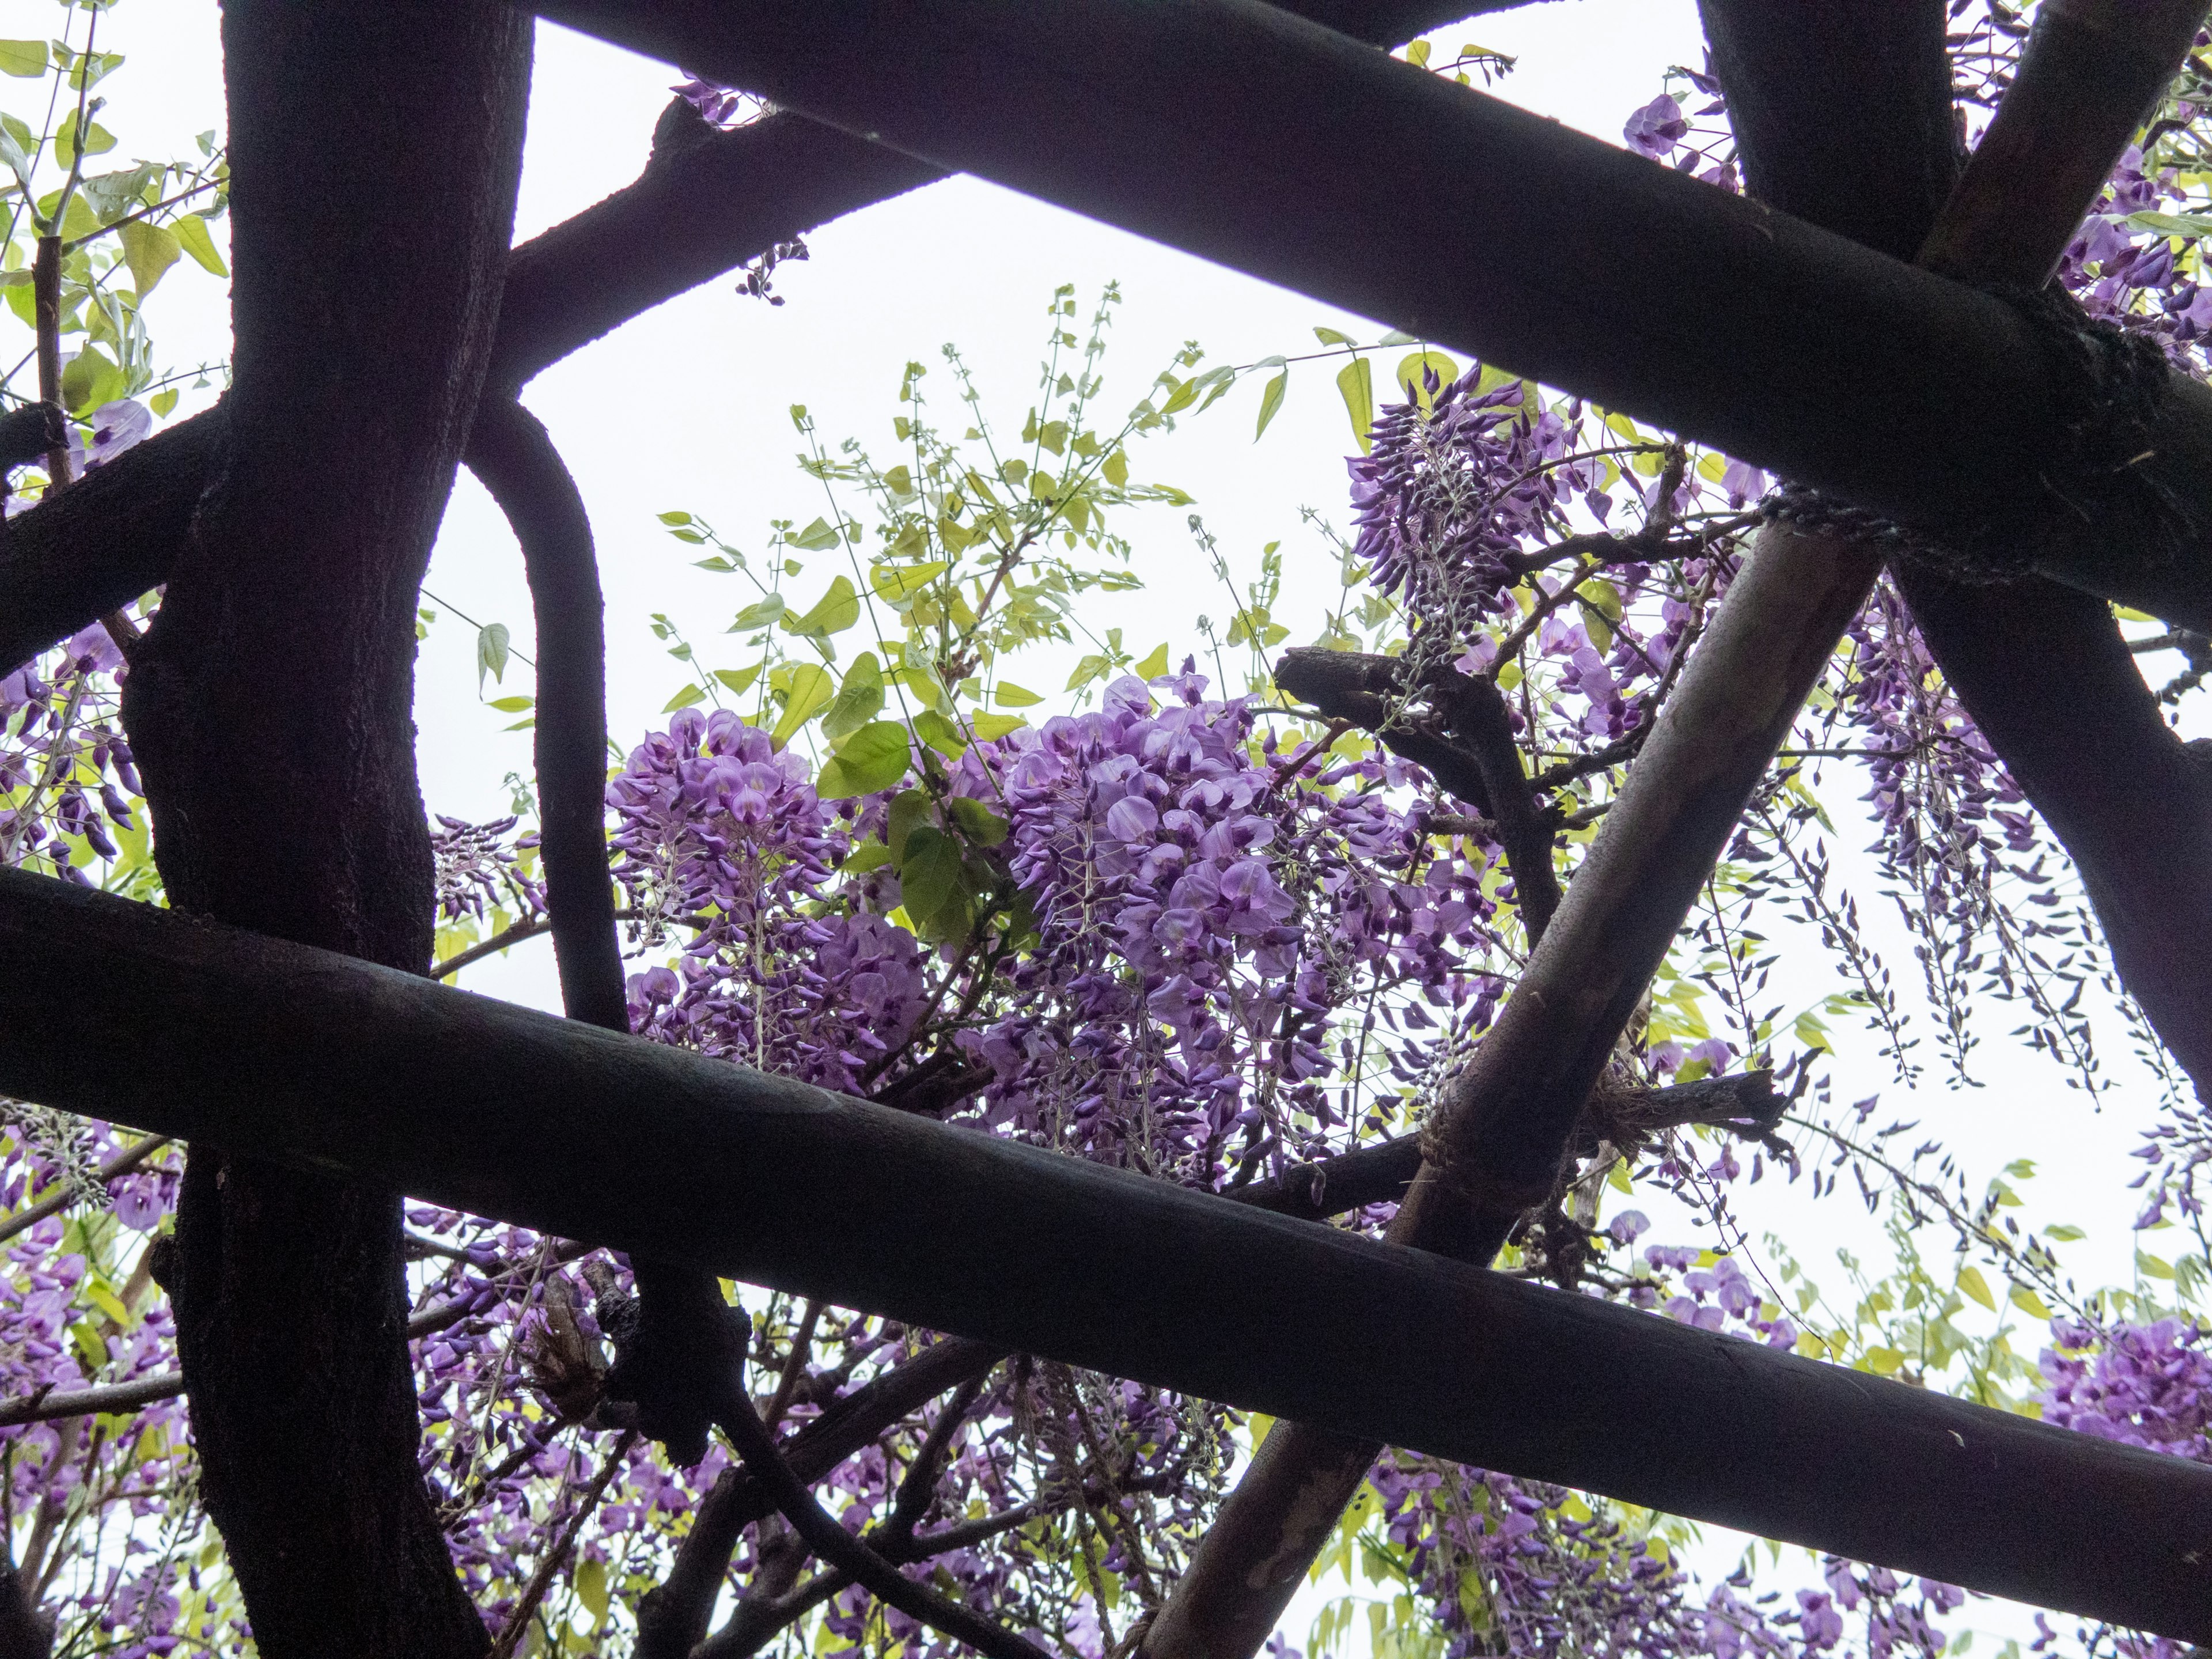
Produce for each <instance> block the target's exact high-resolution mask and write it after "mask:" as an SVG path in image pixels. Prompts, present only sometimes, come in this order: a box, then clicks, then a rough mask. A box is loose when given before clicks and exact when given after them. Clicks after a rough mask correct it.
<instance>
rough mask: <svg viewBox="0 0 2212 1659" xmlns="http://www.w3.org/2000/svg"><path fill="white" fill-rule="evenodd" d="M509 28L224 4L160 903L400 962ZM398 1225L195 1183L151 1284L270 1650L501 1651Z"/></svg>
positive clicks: (504, 196) (284, 1657) (421, 865)
mask: <svg viewBox="0 0 2212 1659" xmlns="http://www.w3.org/2000/svg"><path fill="white" fill-rule="evenodd" d="M530 28H531V25H530V22H529V20H528V19H527V18H526V17H525V16H520V15H518V14H516V13H515V12H513V11H512V10H510V9H508V8H507V7H505V6H502V5H500V4H498V3H495V0H436V3H430V0H361V3H318V4H313V5H309V4H305V3H297V0H228V3H227V5H226V7H225V9H224V14H223V47H224V58H225V65H226V78H227V82H228V102H229V124H230V143H231V150H230V155H231V165H232V169H233V172H232V192H233V193H232V201H233V204H234V229H233V249H234V267H235V272H236V274H235V276H234V283H233V289H232V307H233V325H234V332H235V337H236V346H235V351H234V360H233V362H234V384H233V388H232V391H231V393H230V396H229V398H228V400H227V408H228V415H227V421H228V428H229V442H228V447H227V450H226V452H225V459H224V461H223V463H222V466H221V469H220V470H219V471H217V472H216V474H215V475H214V476H213V477H212V479H211V482H210V487H209V489H208V491H207V493H206V495H205V496H204V499H202V500H201V501H200V502H199V504H198V507H197V512H196V513H195V515H194V518H193V520H192V523H191V532H190V534H189V536H188V537H187V538H186V541H185V545H184V547H183V548H182V549H181V550H180V552H179V557H178V560H177V563H176V566H175V568H174V570H173V574H172V576H171V580H170V585H169V590H168V593H167V599H166V601H165V603H164V604H163V605H162V607H161V611H160V612H159V614H158V615H157V617H156V618H155V622H154V623H153V625H152V627H151V629H149V633H148V635H147V636H146V639H145V641H144V645H143V648H142V649H141V651H140V652H139V653H138V654H137V659H136V661H135V662H134V664H133V665H132V672H131V677H130V680H129V682H128V684H127V686H126V688H125V696H124V715H125V723H126V725H127V726H128V727H129V729H130V732H131V738H132V742H133V746H134V748H135V749H136V750H137V756H138V758H139V762H140V764H141V766H142V768H143V772H144V776H145V779H146V786H147V794H148V798H149V802H150V804H151V805H152V808H153V815H154V822H155V834H156V842H155V844H156V847H157V849H158V857H159V860H160V865H161V873H162V878H163V879H164V881H165V882H166V884H167V890H168V893H169V896H170V899H171V901H172V902H173V904H174V905H175V906H176V907H177V908H180V909H184V910H188V911H193V912H197V913H200V914H203V915H210V916H216V917H220V918H222V919H223V920H225V921H232V922H235V923H239V924H241V925H243V926H246V927H252V928H255V929H258V930H259V931H260V932H263V933H270V934H275V935H277V936H279V937H281V938H284V939H295V940H300V941H302V942H306V943H311V944H314V945H322V946H325V947H327V948H330V949H332V950H337V951H344V952H346V953H349V954H350V955H354V956H358V957H365V958H367V959H368V960H370V961H373V962H377V963H385V964H386V965H389V966H392V967H396V968H402V969H410V970H413V971H416V972H420V971H422V969H426V968H427V967H428V963H429V955H430V945H431V927H432V908H433V907H432V897H431V861H430V850H429V843H428V833H427V829H426V826H425V820H424V814H423V809H422V799H421V797H420V795H419V793H418V792H417V790H416V781H415V763H414V738H415V732H414V723H413V718H412V711H411V702H412V681H413V661H414V654H415V635H414V611H415V603H416V588H417V586H418V585H419V583H420V580H421V577H422V569H423V567H424V565H425V563H426V562H427V561H428V556H429V550H430V544H431V540H432V538H433V536H434V534H435V532H436V529H437V526H438V522H439V519H440V516H441V513H442V512H443V510H444V507H445V502H446V498H447V492H448V490H449V489H450V488H451V486H452V483H453V471H454V466H455V464H456V462H457V460H458V459H459V452H460V448H461V445H462V442H463V441H464V439H465V437H466V435H467V433H468V431H469V424H470V421H471V417H472V416H473V414H474V410H475V404H476V398H477V386H478V384H479V381H480V380H481V378H482V374H483V366H484V363H485V362H486V359H487V356H488V354H489V349H490V346H491V341H492V336H493V330H494V327H495V321H496V315H497V309H498V300H499V293H500V280H501V272H502V270H503V267H504V264H505V260H506V255H507V244H508V241H509V240H510V238H511V235H512V228H513V210H514V191H515V184H516V179H517V177H518V174H519V172H520V151H521V138H522V125H523V114H524V108H525V102H526V94H527V88H528V79H529V46H530ZM402 250H404V259H399V258H395V255H397V254H398V253H399V252H401V251H402ZM400 1236H401V1235H400V1217H399V1203H398V1198H397V1196H396V1195H394V1194H391V1193H386V1192H380V1191H374V1190H368V1189H364V1188H358V1187H354V1186H349V1185H347V1184H344V1183H343V1182H338V1181H335V1180H331V1179H327V1178H324V1177H321V1176H306V1175H302V1174H301V1173H299V1172H297V1171H295V1170H283V1169H279V1168H277V1167H276V1166H274V1165H271V1164H264V1163H261V1162H259V1161H258V1160H256V1159H254V1158H249V1157H245V1156H237V1155H228V1154H225V1153H223V1152H217V1151H215V1150H214V1149H212V1148H196V1149H195V1150H194V1152H193V1153H192V1155H191V1160H190V1162H189V1164H188V1165H187V1169H186V1173H185V1184H184V1189H183V1193H182V1195H181V1198H180V1200H179V1213H178V1225H177V1234H176V1243H175V1247H174V1249H173V1252H171V1253H170V1254H169V1256H168V1259H167V1262H166V1263H165V1270H164V1273H163V1279H164V1282H165V1284H166V1286H167V1289H168V1290H169V1291H170V1294H171V1297H172V1298H173V1303H174V1305H175V1310H176V1316H177V1324H178V1346H179V1355H180V1357H181V1358H182V1361H183V1365H184V1370H185V1377H186V1379H187V1383H188V1386H189V1389H190V1392H191V1416H192V1430H193V1435H194V1438H195V1440H196V1442H197V1448H198V1452H199V1457H200V1462H201V1466H202V1486H201V1490H202V1493H203V1496H204V1499H205V1501H206V1504H207V1507H208V1511H209V1513H210V1516H212V1517H213V1518H214V1520H215V1522H216V1525H217V1526H218V1527H219V1528H221V1529H222V1534H223V1538H224V1541H225V1543H226V1545H227V1546H228V1550H229V1553H230V1559H231V1561H232V1563H233V1565H234V1567H235V1569H236V1571H237V1573H238V1577H239V1582H240V1586H241V1588H242V1589H243V1590H244V1593H245V1597H246V1607H247V1611H248V1613H249V1615H250V1616H251V1618H252V1623H253V1629H254V1635H255V1638H256V1639H257V1641H258V1644H259V1648H260V1651H261V1652H262V1653H263V1654H264V1655H266V1656H268V1659H289V1656H294V1655H309V1654H312V1655H314V1656H317V1659H330V1656H359V1659H398V1656H402V1655H404V1656H408V1659H440V1656H446V1655H453V1656H467V1655H474V1654H477V1653H479V1652H481V1651H482V1650H483V1648H484V1646H485V1645H486V1638H485V1634H484V1631H483V1625H482V1623H481V1621H480V1620H478V1618H477V1613H476V1611H475V1609H474V1608H473V1607H471V1605H470V1603H469V1601H468V1599H467V1597H466V1596H465V1595H464V1594H463V1592H462V1589H461V1587H460V1585H459V1581H458V1580H457V1579H456V1577H454V1575H453V1569H452V1564H451V1561H450V1558H449V1556H448V1553H447V1548H446V1544H445V1541H444V1538H443V1537H442V1535H441V1533H440V1531H439V1528H438V1527H437V1524H436V1522H435V1518H434V1516H433V1515H432V1512H431V1509H430V1505H429V1503H428V1498H427V1495H426V1493H425V1492H424V1490H423V1487H422V1481H421V1479H420V1476H419V1474H417V1471H416V1444H417V1437H418V1434H419V1425H418V1421H417V1417H416V1401H415V1392H414V1385H413V1379H412V1374H411V1370H410V1364H409V1360H408V1354H407V1349H406V1344H405V1339H404V1331H405V1325H406V1314H407V1309H406V1302H405V1299H404V1281H403V1277H402V1267H403V1259H402V1255H401V1249H400Z"/></svg>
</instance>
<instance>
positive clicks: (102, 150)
mask: <svg viewBox="0 0 2212 1659" xmlns="http://www.w3.org/2000/svg"><path fill="white" fill-rule="evenodd" d="M76 138H77V133H76V111H75V110H71V111H70V112H69V115H68V116H67V118H64V120H63V122H62V124H61V126H60V128H59V129H58V131H56V132H55V134H54V160H55V161H58V162H59V163H60V164H61V165H62V166H63V167H69V166H70V165H72V164H73V163H74V162H75V161H76ZM114 148H115V135H114V134H113V133H112V132H110V131H108V130H107V129H106V127H104V126H102V125H100V123H99V122H97V121H91V120H88V121H87V122H86V123H85V124H84V153H85V154H86V155H106V154H107V152H108V151H109V150H111V149H114ZM70 205H71V206H75V205H76V198H75V197H71V198H70ZM92 228H93V229H94V230H97V229H98V228H99V226H98V225H97V224H94V225H93V226H92ZM63 234H64V235H65V236H67V237H68V238H69V239H70V240H71V241H75V240H76V239H77V238H78V237H79V236H81V235H83V234H85V233H84V232H82V231H77V230H70V229H69V228H67V227H66V226H64V229H63Z"/></svg>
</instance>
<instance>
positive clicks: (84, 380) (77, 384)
mask: <svg viewBox="0 0 2212 1659" xmlns="http://www.w3.org/2000/svg"><path fill="white" fill-rule="evenodd" d="M124 393H125V380H124V378H123V371H122V370H121V369H119V368H117V367H116V366H115V365H114V363H112V362H110V361H109V360H108V357H107V356H106V353H104V352H103V351H101V350H100V348H99V347H98V346H93V345H88V346H87V347H85V348H84V349H83V350H82V351H80V352H78V353H77V354H76V356H74V357H72V358H70V360H69V362H68V363H67V364H65V365H64V367H63V369H62V402H63V403H64V404H65V405H66V406H67V407H68V409H69V411H70V414H72V415H76V414H80V413H82V412H83V411H85V410H94V409H98V408H99V407H100V405H101V404H112V403H113V402H114V401H115V400H116V399H117V398H120V397H122V396H123V395H124Z"/></svg>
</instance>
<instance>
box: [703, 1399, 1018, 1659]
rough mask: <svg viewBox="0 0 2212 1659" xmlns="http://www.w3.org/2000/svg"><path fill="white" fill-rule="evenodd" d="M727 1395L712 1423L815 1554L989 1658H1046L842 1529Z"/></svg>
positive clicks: (747, 1410) (746, 1405)
mask: <svg viewBox="0 0 2212 1659" xmlns="http://www.w3.org/2000/svg"><path fill="white" fill-rule="evenodd" d="M731 1395H732V1398H731V1399H730V1401H729V1402H728V1404H727V1406H726V1408H725V1410H724V1411H723V1413H722V1414H721V1416H720V1418H719V1419H718V1421H719V1422H720V1425H721V1428H722V1432H723V1433H725V1434H726V1435H727V1436H729V1437H730V1443H731V1444H732V1446H734V1447H736V1448H737V1451H738V1456H740V1457H741V1458H743V1459H744V1465H745V1473H746V1474H750V1475H751V1476H752V1478H753V1480H755V1481H756V1482H757V1484H758V1485H759V1486H761V1487H762V1488H763V1490H764V1491H766V1492H768V1493H769V1496H770V1497H771V1498H774V1499H775V1506H776V1508H777V1509H778V1510H781V1512H782V1515H783V1518H784V1519H785V1520H786V1521H787V1522H790V1523H791V1528H792V1530H793V1532H796V1533H797V1534H799V1537H800V1538H801V1539H802V1540H804V1541H805V1544H806V1547H808V1548H809V1549H811V1550H812V1551H813V1552H814V1553H815V1554H817V1555H818V1556H820V1557H821V1558H822V1559H823V1561H825V1562H827V1563H828V1564H829V1565H830V1566H832V1567H834V1568H836V1570H837V1571H840V1572H842V1573H844V1574H846V1575H847V1576H848V1577H850V1578H851V1579H852V1580H853V1582H854V1583H857V1584H859V1585H860V1587H861V1588H862V1589H865V1590H866V1591H867V1592H868V1594H869V1595H872V1596H874V1597H875V1598H876V1599H877V1600H878V1601H881V1602H883V1603H884V1605H885V1606H887V1607H896V1608H897V1609H898V1610H899V1611H900V1612H901V1613H905V1614H906V1615H907V1616H908V1618H909V1619H914V1620H918V1621H920V1622H921V1623H922V1624H925V1625H927V1626H929V1627H930V1628H931V1629H932V1630H935V1631H939V1632H943V1633H944V1634H945V1635H947V1636H950V1637H951V1638H952V1639H953V1640H955V1641H956V1642H964V1643H966V1644H968V1645H969V1646H970V1647H972V1648H974V1649H975V1650H976V1651H977V1652H979V1653H982V1654H986V1655H988V1656H990V1659H1046V1655H1045V1653H1044V1650H1042V1648H1039V1647H1038V1646H1037V1645H1036V1644H1034V1643H1032V1642H1030V1641H1028V1640H1026V1639H1025V1638H1022V1637H1019V1636H1017V1635H1016V1634H1014V1632H1012V1631H1010V1630H1008V1629H1007V1628H1006V1626H1003V1625H1001V1624H1000V1623H999V1622H998V1621H997V1620H994V1619H987V1618H986V1617H984V1616H983V1615H982V1614H981V1613H977V1612H976V1611H975V1609H974V1608H972V1607H965V1606H963V1605H962V1604H961V1603H960V1602H957V1601H953V1600H952V1599H951V1598H950V1597H949V1596H945V1595H939V1594H938V1592H937V1591H935V1590H933V1589H930V1588H929V1587H928V1586H927V1584H921V1583H915V1581H914V1580H913V1579H910V1578H908V1577H906V1576H905V1574H903V1573H902V1572H901V1571H899V1570H898V1569H897V1568H896V1567H895V1566H893V1565H891V1564H890V1562H888V1561H886V1560H884V1558H883V1557H882V1556H880V1555H878V1554H877V1553H876V1552H875V1551H874V1550H873V1549H872V1548H871V1547H869V1546H868V1545H867V1544H866V1543H864V1542H863V1541H861V1540H860V1539H858V1538H855V1537H854V1535H853V1534H851V1533H849V1532H847V1531H846V1530H845V1528H843V1527H842V1526H840V1525H839V1524H838V1523H837V1522H836V1520H834V1519H833V1518H831V1516H830V1515H829V1511H828V1510H824V1509H823V1507H822V1505H821V1504H818V1503H817V1502H816V1501H815V1498H814V1494H813V1492H811V1491H810V1490H808V1488H807V1486H806V1484H805V1482H804V1481H802V1480H800V1479H799V1477H798V1476H797V1475H796V1474H793V1473H792V1470H791V1467H790V1465H789V1464H787V1463H786V1462H784V1461H783V1458H782V1456H781V1455H780V1454H779V1453H778V1451H777V1449H776V1443H775V1436H773V1435H771V1434H770V1433H769V1431H768V1427H767V1425H765V1424H763V1422H762V1421H761V1420H760V1418H759V1417H758V1416H757V1414H756V1413H754V1411H753V1407H752V1402H751V1401H749V1400H747V1399H746V1398H745V1397H744V1394H743V1392H742V1391H740V1390H737V1389H732V1390H731Z"/></svg>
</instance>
